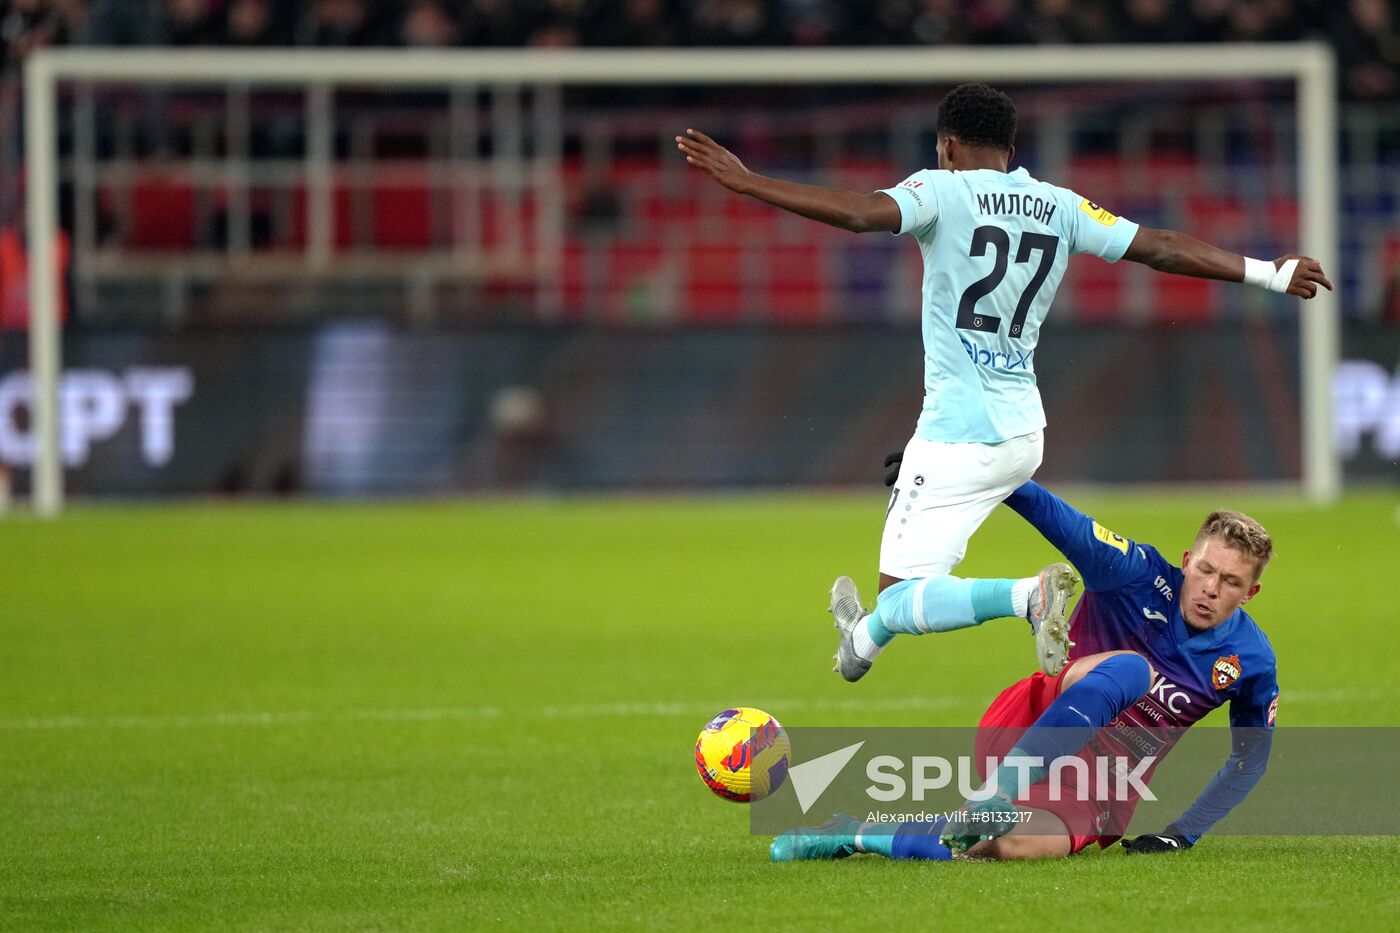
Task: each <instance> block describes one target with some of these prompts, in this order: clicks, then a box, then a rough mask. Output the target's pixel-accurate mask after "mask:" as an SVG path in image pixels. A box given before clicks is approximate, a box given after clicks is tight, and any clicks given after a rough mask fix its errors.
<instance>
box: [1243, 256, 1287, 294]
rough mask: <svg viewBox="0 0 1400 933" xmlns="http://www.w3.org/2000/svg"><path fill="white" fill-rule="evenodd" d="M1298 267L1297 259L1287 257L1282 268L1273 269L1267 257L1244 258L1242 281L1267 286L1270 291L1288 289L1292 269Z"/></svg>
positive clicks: (1261, 286)
mask: <svg viewBox="0 0 1400 933" xmlns="http://www.w3.org/2000/svg"><path fill="white" fill-rule="evenodd" d="M1296 268H1298V260H1296V259H1289V260H1288V261H1286V262H1285V263H1284V264H1283V268H1282V269H1275V268H1274V264H1273V263H1272V262H1270V261H1269V260H1267V259H1250V258H1249V257H1248V256H1246V257H1245V258H1244V283H1245V284H1246V285H1258V286H1259V287H1260V288H1267V289H1268V290H1269V291H1271V292H1286V291H1288V283H1289V282H1292V281H1293V270H1294V269H1296Z"/></svg>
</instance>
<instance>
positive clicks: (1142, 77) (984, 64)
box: [24, 42, 1342, 517]
mask: <svg viewBox="0 0 1400 933" xmlns="http://www.w3.org/2000/svg"><path fill="white" fill-rule="evenodd" d="M1336 71H1337V69H1336V60H1335V57H1334V55H1333V52H1332V49H1331V47H1330V46H1328V45H1326V44H1324V43H1320V42H1306V43H1260V44H1253V45H1231V46H1228V47H1224V46H1220V45H1159V46H1150V47H1143V46H1136V45H1134V46H1126V45H1116V46H1115V45H1108V46H1093V47H1092V48H1082V47H1074V46H1032V47H1024V48H1022V47H1017V48H952V49H945V48H903V49H889V48H878V49H859V48H852V49H815V50H813V49H746V50H709V49H674V50H664V51H663V50H658V51H619V50H607V49H582V50H573V51H562V50H501V51H497V50H474V49H473V50H466V49H462V50H451V51H414V52H408V51H403V50H390V49H386V50H374V51H350V50H339V49H327V50H322V49H296V50H295V51H294V52H291V53H290V54H289V50H286V49H256V50H246V51H239V50H213V51H208V50H199V51H185V50H175V49H160V48H155V49H105V48H59V49H41V50H40V51H38V52H36V53H35V54H33V55H31V56H30V57H29V59H28V60H27V61H26V62H25V66H24V95H25V97H24V103H25V166H26V192H27V199H26V212H27V213H26V230H27V234H28V243H29V253H30V261H29V268H30V270H32V274H31V281H30V309H29V367H30V376H31V379H32V386H33V389H32V393H33V394H32V402H31V410H30V422H31V430H32V432H33V435H34V438H35V442H36V448H35V457H34V464H33V472H32V474H31V476H32V479H31V499H32V503H33V508H34V511H35V512H36V513H37V514H39V515H40V516H45V517H51V516H55V515H58V514H59V513H60V512H61V510H62V508H63V501H64V477H63V461H62V458H61V452H60V449H59V381H60V372H61V366H62V345H61V339H60V337H61V335H60V333H59V316H58V297H59V282H58V278H57V275H56V274H54V271H53V270H54V258H55V256H54V244H55V236H56V234H57V228H58V180H59V175H60V166H59V164H58V145H57V131H58V120H57V107H58V94H57V89H58V85H59V83H60V82H64V81H83V80H89V81H112V82H151V83H159V84H163V85H186V86H205V85H210V84H213V85H224V86H227V85H242V86H245V87H270V86H271V87H287V86H291V87H300V88H305V89H332V88H335V87H337V86H354V87H366V86H370V87H383V88H404V87H418V88H422V87H435V86H447V85H453V84H476V85H480V86H487V87H520V86H523V85H529V86H534V87H555V88H559V87H564V86H567V85H622V84H640V83H649V84H653V85H715V84H738V83H769V84H831V85H836V84H881V83H890V84H893V83H902V84H916V83H925V82H926V83H929V84H947V83H955V82H960V81H971V80H983V81H1016V82H1028V83H1033V82H1050V81H1054V82H1056V83H1066V82H1077V83H1089V82H1111V81H1132V82H1143V83H1145V82H1152V81H1174V82H1181V81H1211V80H1247V79H1250V78H1262V79H1271V80H1292V81H1293V82H1295V85H1296V89H1297V91H1296V92H1297V97H1296V103H1295V109H1296V112H1297V114H1298V119H1297V134H1296V135H1297V139H1298V190H1299V208H1300V210H1299V227H1300V229H1299V247H1300V248H1301V249H1303V250H1305V251H1306V252H1308V253H1310V254H1312V255H1315V256H1319V257H1322V259H1323V260H1324V261H1325V262H1326V263H1327V265H1328V267H1329V268H1330V269H1331V272H1332V277H1333V278H1334V279H1336V278H1337V269H1336V268H1335V267H1336V264H1337V262H1338V260H1339V258H1340V255H1339V252H1338V233H1337V191H1338V184H1337V173H1338V165H1337V75H1336ZM42 270H49V272H48V274H38V273H39V272H40V271H42ZM1299 340H1300V342H1301V348H1300V360H1301V369H1302V379H1301V386H1302V388H1301V392H1300V395H1301V407H1302V474H1301V475H1302V490H1303V492H1304V494H1305V495H1306V496H1307V498H1308V499H1309V500H1310V501H1312V502H1313V503H1316V504H1326V503H1329V502H1332V501H1334V500H1335V499H1336V498H1337V497H1338V496H1339V495H1340V492H1341V480H1342V474H1341V463H1340V457H1339V454H1338V453H1337V451H1336V448H1335V445H1334V443H1333V432H1332V403H1331V383H1332V373H1333V371H1334V370H1335V368H1336V365H1337V358H1338V347H1339V340H1340V324H1339V314H1338V305H1337V299H1336V296H1335V295H1333V294H1332V293H1330V292H1327V291H1325V290H1323V291H1320V292H1319V293H1318V295H1317V297H1316V298H1315V299H1313V300H1312V301H1310V302H1309V303H1308V305H1307V307H1306V310H1305V312H1304V313H1303V314H1302V320H1301V323H1300V326H1299Z"/></svg>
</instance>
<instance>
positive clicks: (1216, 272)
mask: <svg viewBox="0 0 1400 933" xmlns="http://www.w3.org/2000/svg"><path fill="white" fill-rule="evenodd" d="M1123 258H1124V259H1131V260H1132V261H1133V262H1140V263H1142V264H1143V265H1146V266H1151V267H1152V268H1153V269H1156V270H1157V271H1158V272H1172V273H1175V274H1177V275H1190V276H1195V277H1196V278H1198V279H1219V280H1220V281H1222V282H1243V281H1244V257H1243V256H1241V255H1240V254H1239V253H1232V252H1230V251H1229V250H1224V249H1221V248H1220V247H1218V246H1211V245H1210V244H1209V243H1206V242H1203V241H1201V240H1198V239H1196V238H1195V237H1193V236H1188V235H1187V234H1185V233H1178V232H1177V231H1175V230H1157V229H1154V228H1152V227H1142V228H1139V230H1138V232H1137V235H1136V236H1134V237H1133V242H1132V245H1130V246H1129V247H1128V251H1127V252H1126V253H1124V254H1123ZM1290 259H1296V260H1298V265H1297V267H1296V268H1294V270H1293V279H1292V281H1291V282H1289V283H1288V294H1290V295H1296V296H1297V297H1299V298H1312V297H1313V296H1314V295H1316V294H1317V287H1318V286H1319V285H1321V286H1322V287H1323V288H1325V289H1327V290H1328V291H1331V290H1332V283H1331V282H1329V281H1328V280H1327V276H1326V275H1324V274H1323V272H1322V264H1321V263H1319V262H1318V261H1317V260H1316V259H1313V258H1312V257H1310V256H1294V255H1289V256H1280V257H1279V258H1278V259H1275V260H1274V268H1275V269H1281V268H1283V264H1284V263H1285V262H1286V261H1288V260H1290Z"/></svg>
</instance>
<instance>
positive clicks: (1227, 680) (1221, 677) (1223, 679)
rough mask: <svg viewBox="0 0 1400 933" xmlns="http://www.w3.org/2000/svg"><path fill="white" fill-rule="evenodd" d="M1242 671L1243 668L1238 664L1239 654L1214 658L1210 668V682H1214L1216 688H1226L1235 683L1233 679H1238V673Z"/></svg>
mask: <svg viewBox="0 0 1400 933" xmlns="http://www.w3.org/2000/svg"><path fill="white" fill-rule="evenodd" d="M1242 673H1244V668H1243V667H1242V666H1241V665H1240V656H1239V655H1237V654H1232V655H1230V656H1229V657H1228V658H1227V657H1223V656H1222V657H1219V658H1216V659H1215V664H1214V665H1213V666H1212V667H1211V669H1210V682H1211V683H1213V684H1215V689H1216V690H1228V689H1230V688H1231V687H1233V686H1234V685H1235V681H1237V680H1239V679H1240V674H1242Z"/></svg>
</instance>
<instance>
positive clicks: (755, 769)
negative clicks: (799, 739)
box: [695, 706, 792, 803]
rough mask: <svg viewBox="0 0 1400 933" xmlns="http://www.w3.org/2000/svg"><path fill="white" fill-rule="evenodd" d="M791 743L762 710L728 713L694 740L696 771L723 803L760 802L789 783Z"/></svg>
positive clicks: (777, 724)
mask: <svg viewBox="0 0 1400 933" xmlns="http://www.w3.org/2000/svg"><path fill="white" fill-rule="evenodd" d="M791 754H792V744H791V743H790V742H789V741H788V736H787V733H786V732H784V731H783V727H782V726H781V725H780V724H779V723H778V720H776V719H774V718H773V717H772V716H769V715H768V714H767V713H765V712H764V711H763V710H761V709H753V708H752V707H748V706H740V707H737V708H735V709H727V710H725V711H724V712H722V713H720V714H719V715H718V716H716V717H715V718H714V719H711V720H710V721H709V722H707V723H706V724H705V728H704V729H701V730H700V738H698V739H696V740H695V770H696V771H699V772H700V780H702V781H704V782H705V786H706V787H708V788H709V789H710V790H712V791H714V792H715V793H716V794H719V795H720V796H721V797H723V798H724V799H725V800H734V801H737V802H739V803H748V802H749V801H750V800H762V799H763V798H764V797H767V796H768V795H769V794H771V793H772V792H773V791H775V790H777V789H778V788H779V787H781V786H782V785H783V781H784V780H786V779H787V771H788V758H789V757H790V756H791Z"/></svg>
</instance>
